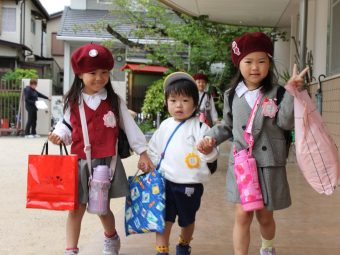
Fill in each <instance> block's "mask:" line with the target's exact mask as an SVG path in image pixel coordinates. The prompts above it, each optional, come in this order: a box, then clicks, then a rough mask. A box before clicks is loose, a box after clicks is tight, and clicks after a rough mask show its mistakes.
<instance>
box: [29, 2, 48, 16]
mask: <svg viewBox="0 0 340 255" xmlns="http://www.w3.org/2000/svg"><path fill="white" fill-rule="evenodd" d="M32 3H33V4H34V5H35V6H36V7H37V8H38V10H39V11H41V13H42V14H43V18H45V19H46V20H48V19H49V18H50V15H48V12H47V11H46V9H45V8H44V6H43V5H42V4H41V3H40V1H39V0H32Z"/></svg>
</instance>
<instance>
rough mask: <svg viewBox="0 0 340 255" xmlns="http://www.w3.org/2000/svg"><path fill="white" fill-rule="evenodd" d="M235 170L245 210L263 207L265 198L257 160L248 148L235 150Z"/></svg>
mask: <svg viewBox="0 0 340 255" xmlns="http://www.w3.org/2000/svg"><path fill="white" fill-rule="evenodd" d="M234 160H235V163H234V172H235V176H236V182H237V188H238V191H239V193H240V198H241V204H242V208H243V210H244V211H255V210H259V209H262V208H263V207H264V205H263V198H262V192H261V187H260V184H259V178H258V174H257V166H256V160H255V159H254V158H253V157H252V156H250V155H249V153H248V150H246V149H245V150H241V151H239V152H236V150H234Z"/></svg>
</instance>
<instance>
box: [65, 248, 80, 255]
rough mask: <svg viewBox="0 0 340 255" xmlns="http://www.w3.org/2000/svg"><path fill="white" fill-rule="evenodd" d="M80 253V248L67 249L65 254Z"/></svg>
mask: <svg viewBox="0 0 340 255" xmlns="http://www.w3.org/2000/svg"><path fill="white" fill-rule="evenodd" d="M78 253H79V249H70V250H65V252H64V255H76V254H78Z"/></svg>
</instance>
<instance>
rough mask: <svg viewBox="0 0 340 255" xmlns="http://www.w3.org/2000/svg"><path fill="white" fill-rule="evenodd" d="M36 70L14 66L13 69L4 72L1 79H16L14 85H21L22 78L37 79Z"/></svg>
mask: <svg viewBox="0 0 340 255" xmlns="http://www.w3.org/2000/svg"><path fill="white" fill-rule="evenodd" d="M37 78H38V72H37V70H35V69H22V68H16V69H15V70H14V71H8V72H6V73H5V74H4V75H3V76H2V77H1V79H2V80H5V81H16V86H17V87H18V86H19V87H20V86H21V80H22V79H37Z"/></svg>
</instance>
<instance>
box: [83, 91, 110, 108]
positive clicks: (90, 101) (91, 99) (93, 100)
mask: <svg viewBox="0 0 340 255" xmlns="http://www.w3.org/2000/svg"><path fill="white" fill-rule="evenodd" d="M82 95H83V99H84V102H85V103H86V105H87V106H88V107H90V108H91V109H92V110H94V111H95V110H97V108H98V106H99V105H100V103H101V101H102V100H105V99H106V98H107V91H106V89H105V88H102V89H101V90H99V91H98V92H97V93H95V94H93V95H88V94H86V93H84V92H82Z"/></svg>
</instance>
